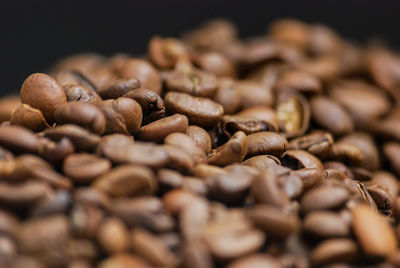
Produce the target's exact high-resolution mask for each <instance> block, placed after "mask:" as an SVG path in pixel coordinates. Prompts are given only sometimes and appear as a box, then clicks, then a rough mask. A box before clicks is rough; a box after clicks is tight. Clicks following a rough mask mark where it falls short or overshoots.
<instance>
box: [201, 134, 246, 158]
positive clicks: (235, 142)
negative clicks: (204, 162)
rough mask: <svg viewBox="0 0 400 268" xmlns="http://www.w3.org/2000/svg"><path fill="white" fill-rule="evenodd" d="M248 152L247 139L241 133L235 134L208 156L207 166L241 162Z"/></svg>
mask: <svg viewBox="0 0 400 268" xmlns="http://www.w3.org/2000/svg"><path fill="white" fill-rule="evenodd" d="M247 151H248V137H246V134H244V133H243V132H242V131H238V132H236V133H235V134H234V135H233V136H232V137H231V138H230V139H229V141H227V142H226V143H225V144H224V145H222V146H220V147H218V148H216V149H214V150H213V151H212V152H211V154H210V155H208V164H210V165H217V166H226V165H230V164H232V163H236V162H239V163H240V162H241V161H243V159H244V158H245V157H246V153H247Z"/></svg>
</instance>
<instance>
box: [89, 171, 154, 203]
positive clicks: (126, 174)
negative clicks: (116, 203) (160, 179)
mask: <svg viewBox="0 0 400 268" xmlns="http://www.w3.org/2000/svg"><path fill="white" fill-rule="evenodd" d="M93 187H95V188H98V189H100V190H103V191H104V192H106V193H107V194H109V195H111V196H117V197H123V196H138V195H151V194H154V193H155V192H156V191H157V180H156V179H155V177H154V174H153V172H152V171H151V170H150V169H149V168H146V167H143V166H133V165H129V166H128V165H125V166H118V167H116V168H114V169H113V170H111V171H109V172H108V173H105V174H104V175H102V176H100V177H99V178H97V179H96V180H95V181H94V183H93Z"/></svg>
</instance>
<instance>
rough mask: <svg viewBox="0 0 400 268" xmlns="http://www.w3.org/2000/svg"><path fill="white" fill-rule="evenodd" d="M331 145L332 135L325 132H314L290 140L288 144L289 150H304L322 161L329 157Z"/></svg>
mask: <svg viewBox="0 0 400 268" xmlns="http://www.w3.org/2000/svg"><path fill="white" fill-rule="evenodd" d="M332 145H333V137H332V134H330V133H329V132H325V131H314V132H313V133H310V134H308V135H304V136H302V137H299V138H295V139H292V140H291V141H290V142H289V150H305V151H308V152H309V153H311V154H313V155H315V156H317V157H319V158H321V159H324V158H326V157H327V156H328V155H329V153H330V151H331V149H332Z"/></svg>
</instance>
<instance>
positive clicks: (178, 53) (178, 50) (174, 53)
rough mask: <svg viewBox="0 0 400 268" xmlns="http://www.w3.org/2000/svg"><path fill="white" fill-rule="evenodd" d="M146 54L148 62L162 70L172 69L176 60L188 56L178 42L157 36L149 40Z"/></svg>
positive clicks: (182, 45) (184, 48) (183, 46)
mask: <svg viewBox="0 0 400 268" xmlns="http://www.w3.org/2000/svg"><path fill="white" fill-rule="evenodd" d="M148 53H149V57H150V60H151V61H152V62H153V63H154V64H155V65H156V66H157V67H159V68H162V69H169V68H172V67H174V66H175V64H176V63H177V61H178V60H182V59H186V58H187V57H188V56H189V55H188V52H187V49H186V47H185V45H184V44H183V43H182V42H181V41H180V40H178V39H175V38H162V37H159V36H154V37H153V38H152V39H151V40H150V42H149V48H148Z"/></svg>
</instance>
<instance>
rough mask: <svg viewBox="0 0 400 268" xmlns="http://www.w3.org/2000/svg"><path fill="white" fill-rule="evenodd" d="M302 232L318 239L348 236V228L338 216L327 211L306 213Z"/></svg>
mask: <svg viewBox="0 0 400 268" xmlns="http://www.w3.org/2000/svg"><path fill="white" fill-rule="evenodd" d="M303 228H304V231H306V232H307V233H310V234H312V235H315V236H317V237H320V238H327V237H342V236H349V234H350V226H349V225H348V223H347V222H346V221H345V220H344V219H343V218H342V217H341V216H340V215H339V214H338V213H334V212H329V211H315V212H311V213H308V214H307V216H306V217H305V219H304V227H303Z"/></svg>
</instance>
